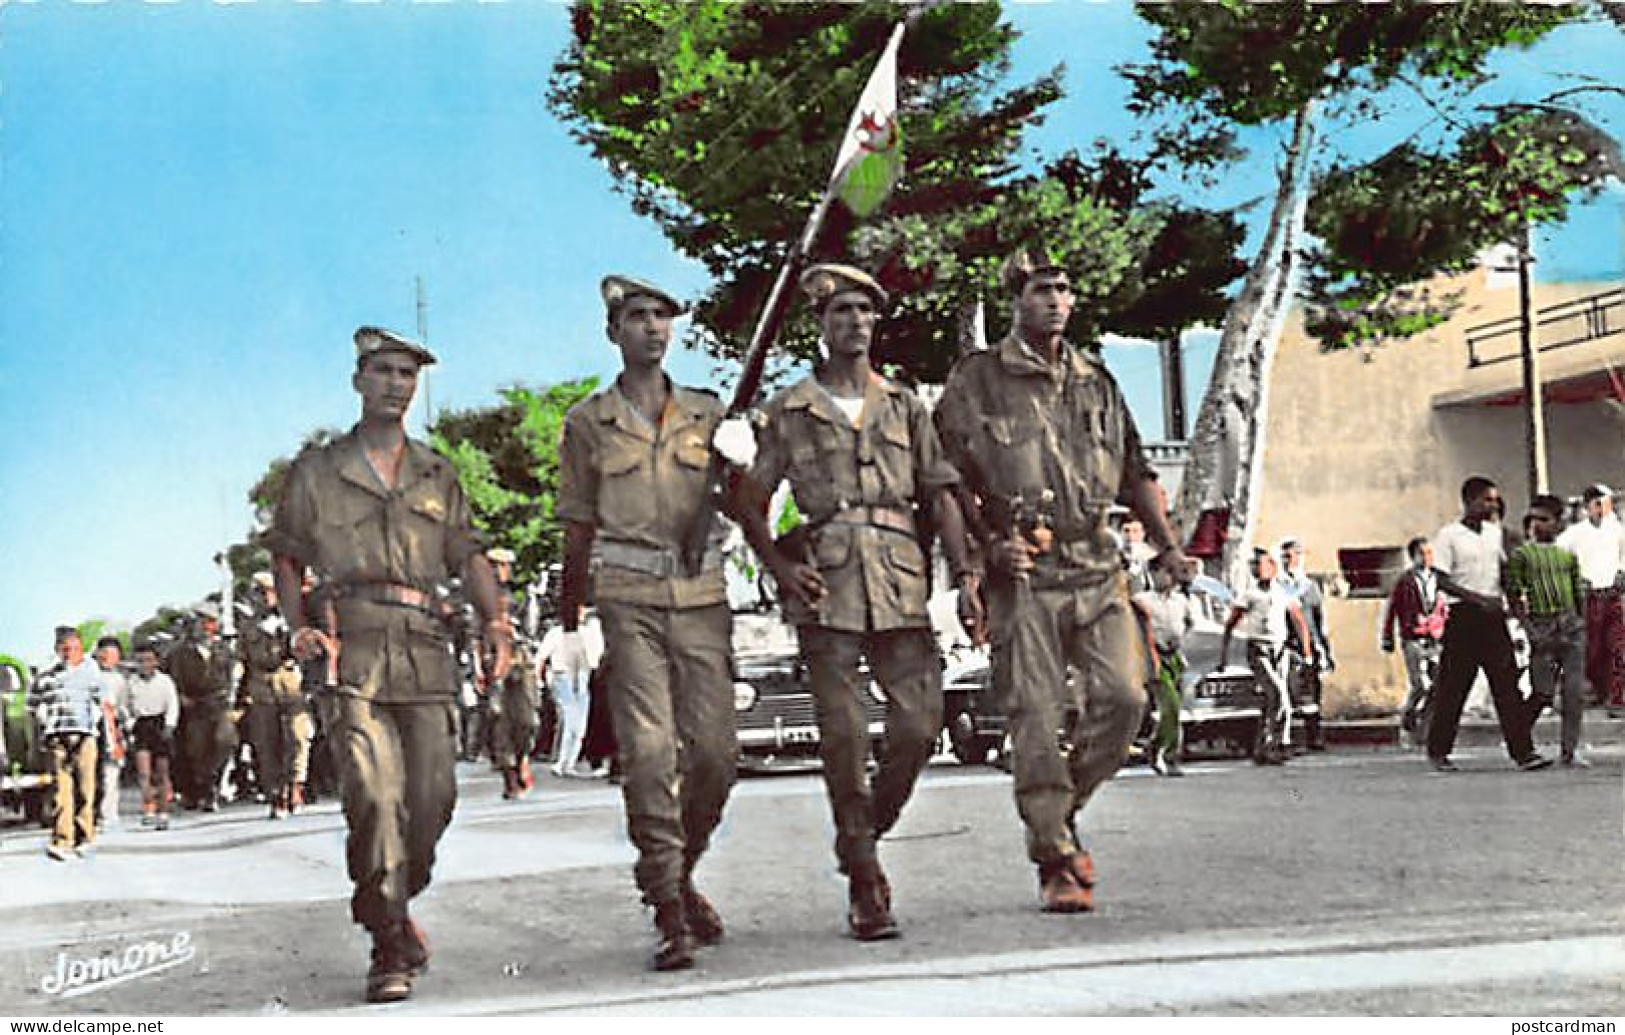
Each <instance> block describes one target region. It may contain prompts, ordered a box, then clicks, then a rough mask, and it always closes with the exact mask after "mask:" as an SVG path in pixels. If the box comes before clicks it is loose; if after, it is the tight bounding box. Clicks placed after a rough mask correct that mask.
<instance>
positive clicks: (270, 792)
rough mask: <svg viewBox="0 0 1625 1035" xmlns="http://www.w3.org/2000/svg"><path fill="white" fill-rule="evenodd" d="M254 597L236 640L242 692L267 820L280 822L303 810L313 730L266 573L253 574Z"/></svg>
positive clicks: (272, 582) (273, 584)
mask: <svg viewBox="0 0 1625 1035" xmlns="http://www.w3.org/2000/svg"><path fill="white" fill-rule="evenodd" d="M254 593H255V601H254V615H253V618H252V620H250V621H249V622H248V623H246V624H245V625H244V626H243V628H242V631H241V632H240V633H239V637H238V647H239V652H240V654H241V656H242V662H243V692H244V696H245V698H246V700H247V702H248V723H247V725H248V730H249V740H250V741H251V742H252V743H253V745H254V766H255V768H256V769H257V770H258V772H259V781H260V789H261V790H263V791H264V792H265V796H266V798H267V799H268V800H269V802H270V806H271V811H270V818H271V819H281V818H282V817H283V816H285V815H287V814H289V813H291V812H295V811H297V810H298V809H299V808H301V807H302V806H303V805H304V784H305V779H306V777H307V776H308V774H309V771H310V742H311V739H312V738H313V737H314V736H315V732H316V727H315V724H314V722H313V721H312V720H311V717H310V709H309V708H308V707H307V706H306V704H305V692H304V685H303V682H304V681H303V679H302V678H301V677H300V672H299V664H298V662H297V661H295V660H294V657H293V651H292V650H291V649H290V645H289V643H288V623H287V622H285V621H283V620H282V615H281V614H280V613H279V612H278V611H277V602H276V601H277V598H276V582H275V579H274V578H273V577H272V575H271V573H270V572H268V571H265V572H258V573H256V574H255V575H254Z"/></svg>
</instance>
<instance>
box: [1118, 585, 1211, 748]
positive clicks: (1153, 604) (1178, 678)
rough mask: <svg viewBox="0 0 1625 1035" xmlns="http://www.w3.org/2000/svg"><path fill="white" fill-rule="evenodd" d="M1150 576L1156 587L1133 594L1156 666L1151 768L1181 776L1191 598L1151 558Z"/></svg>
mask: <svg viewBox="0 0 1625 1035" xmlns="http://www.w3.org/2000/svg"><path fill="white" fill-rule="evenodd" d="M1150 573H1151V579H1152V582H1153V584H1154V586H1155V587H1156V588H1155V589H1153V590H1150V591H1142V592H1139V593H1136V594H1134V597H1133V603H1134V608H1135V610H1137V611H1139V612H1140V613H1141V614H1142V615H1144V616H1145V618H1146V620H1147V621H1148V622H1149V623H1150V626H1151V644H1152V647H1153V649H1154V652H1155V657H1154V658H1153V659H1152V661H1153V664H1154V665H1155V666H1156V676H1155V688H1154V693H1155V696H1156V702H1157V725H1156V728H1155V729H1154V730H1152V732H1151V768H1152V769H1153V770H1154V771H1155V772H1157V773H1160V774H1161V775H1163V776H1184V775H1185V773H1184V770H1182V769H1181V768H1180V766H1179V747H1180V725H1179V710H1180V708H1181V707H1182V706H1183V704H1184V693H1183V692H1182V690H1181V686H1182V683H1183V680H1184V677H1185V655H1184V652H1183V648H1184V643H1185V635H1186V634H1187V633H1189V632H1190V630H1191V628H1192V626H1194V625H1195V624H1196V617H1195V614H1196V613H1195V609H1194V608H1193V607H1192V605H1191V599H1190V597H1189V596H1187V595H1186V594H1185V592H1184V591H1183V590H1182V589H1180V588H1179V583H1178V581H1177V580H1176V578H1175V574H1174V572H1173V571H1171V570H1169V568H1168V566H1167V565H1166V564H1164V563H1161V562H1158V561H1155V560H1153V561H1152V562H1151V564H1150Z"/></svg>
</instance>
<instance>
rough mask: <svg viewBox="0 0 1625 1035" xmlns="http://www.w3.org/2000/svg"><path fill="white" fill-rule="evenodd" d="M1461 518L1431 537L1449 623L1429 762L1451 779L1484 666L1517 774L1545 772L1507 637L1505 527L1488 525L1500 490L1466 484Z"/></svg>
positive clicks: (1483, 483) (1475, 480) (1484, 483)
mask: <svg viewBox="0 0 1625 1035" xmlns="http://www.w3.org/2000/svg"><path fill="white" fill-rule="evenodd" d="M1461 502H1462V516H1461V520H1460V521H1452V522H1451V523H1450V524H1448V525H1445V526H1444V527H1443V528H1441V529H1439V534H1438V535H1436V536H1434V537H1433V549H1434V568H1435V570H1436V571H1437V572H1438V574H1439V588H1440V589H1442V590H1444V591H1445V592H1446V593H1448V594H1449V595H1450V596H1451V598H1452V601H1451V604H1450V617H1449V618H1447V619H1446V620H1445V626H1444V647H1443V654H1442V657H1441V658H1440V660H1439V677H1438V680H1437V682H1436V683H1435V684H1434V690H1433V696H1434V702H1433V703H1434V713H1433V721H1432V722H1431V724H1430V725H1429V727H1428V761H1429V762H1430V763H1431V764H1432V766H1433V768H1434V770H1435V771H1436V772H1441V773H1453V772H1455V771H1456V770H1457V766H1456V764H1455V763H1454V762H1453V761H1451V759H1450V752H1451V751H1452V750H1453V749H1454V748H1455V746H1456V732H1457V730H1458V728H1459V727H1460V725H1461V709H1462V705H1464V704H1465V703H1466V702H1467V691H1468V689H1469V688H1470V687H1471V686H1472V683H1473V678H1474V677H1475V676H1476V675H1477V674H1478V670H1479V669H1480V668H1482V669H1483V670H1484V674H1485V676H1486V677H1487V678H1488V680H1489V684H1490V699H1491V700H1492V701H1494V702H1495V717H1496V719H1497V720H1498V721H1499V722H1500V724H1501V739H1502V740H1504V741H1505V742H1506V748H1507V754H1508V755H1510V756H1511V757H1512V760H1513V761H1514V762H1516V763H1517V765H1518V768H1519V769H1522V770H1525V771H1530V770H1535V769H1545V768H1546V767H1547V766H1549V765H1551V764H1552V761H1551V759H1549V758H1542V757H1541V756H1540V754H1539V753H1538V752H1536V751H1535V745H1534V740H1533V739H1532V737H1531V735H1530V730H1531V728H1532V726H1533V725H1534V717H1533V715H1532V714H1531V713H1530V710H1529V707H1528V705H1526V704H1525V702H1524V700H1523V694H1522V692H1521V691H1520V690H1519V688H1518V664H1517V661H1516V660H1515V659H1514V657H1513V653H1512V637H1511V636H1510V635H1509V634H1508V633H1507V616H1506V604H1505V602H1504V600H1503V597H1502V594H1501V565H1502V562H1503V560H1504V553H1505V547H1504V543H1503V541H1502V534H1501V526H1500V525H1499V524H1498V523H1497V522H1495V521H1493V520H1490V518H1491V517H1492V515H1494V514H1497V513H1499V511H1500V509H1501V506H1502V503H1501V490H1500V489H1498V488H1497V487H1496V485H1495V483H1494V482H1492V481H1490V480H1489V479H1488V478H1484V477H1481V476H1477V475H1475V476H1473V477H1471V478H1468V479H1467V480H1466V481H1465V482H1463V483H1462V485H1461Z"/></svg>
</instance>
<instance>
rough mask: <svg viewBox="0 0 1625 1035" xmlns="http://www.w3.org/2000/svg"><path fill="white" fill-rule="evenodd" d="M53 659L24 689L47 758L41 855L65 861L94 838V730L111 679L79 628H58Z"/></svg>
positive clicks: (108, 690)
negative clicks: (47, 817) (46, 826)
mask: <svg viewBox="0 0 1625 1035" xmlns="http://www.w3.org/2000/svg"><path fill="white" fill-rule="evenodd" d="M56 656H57V659H58V660H57V664H56V665H54V666H52V667H51V668H50V669H48V670H47V671H45V672H43V673H41V674H40V677H39V678H38V679H37V680H35V681H34V684H33V686H32V687H30V689H29V692H28V703H29V708H30V709H31V710H32V711H33V712H34V716H35V718H36V720H37V721H38V722H39V730H40V738H41V739H42V740H43V741H44V744H45V749H46V752H47V753H48V755H49V758H50V766H51V781H52V783H51V786H52V788H53V793H54V796H55V801H54V804H55V811H54V812H53V815H54V817H55V819H54V821H53V823H52V826H51V840H50V843H49V844H48V845H47V846H46V849H45V854H47V855H49V856H50V857H51V858H53V859H57V860H63V859H66V858H68V856H69V854H72V853H76V854H78V855H81V856H83V855H84V854H85V853H86V852H87V851H88V850H89V848H90V846H91V845H92V844H93V843H94V842H95V840H96V812H95V808H96V729H97V727H98V726H99V725H100V723H101V711H102V701H103V700H105V699H106V698H107V696H108V694H109V692H110V690H111V683H110V681H109V680H108V679H107V675H106V673H104V672H103V671H102V670H101V666H99V665H97V664H96V662H95V661H93V660H91V659H90V658H88V657H86V656H85V645H84V641H82V640H81V639H80V638H79V630H77V629H75V628H73V627H72V626H70V625H63V626H58V627H57V630H56Z"/></svg>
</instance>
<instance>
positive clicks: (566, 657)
mask: <svg viewBox="0 0 1625 1035" xmlns="http://www.w3.org/2000/svg"><path fill="white" fill-rule="evenodd" d="M603 653H604V634H603V632H602V630H601V629H600V627H599V624H598V616H597V615H596V614H594V613H593V612H592V611H590V610H583V612H582V615H581V618H580V621H579V622H578V624H577V626H576V630H575V631H574V632H566V631H565V629H564V626H563V625H555V626H553V627H552V628H551V629H549V630H547V633H546V635H544V636H543V637H542V646H541V648H540V650H538V651H537V658H536V668H537V671H538V672H540V673H541V674H542V678H543V680H544V681H545V682H546V684H547V687H548V689H549V690H550V691H551V692H552V694H553V701H554V704H555V705H556V706H557V707H558V711H559V745H558V751H557V753H556V755H555V757H554V760H553V775H554V776H563V777H569V776H579V775H581V774H579V773H578V772H577V771H576V766H577V764H578V763H579V762H580V761H581V750H582V743H583V741H584V740H585V738H586V735H587V715H588V712H589V710H590V709H591V707H592V673H593V670H594V669H596V668H597V667H598V662H599V659H600V658H601V657H602V656H603Z"/></svg>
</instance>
